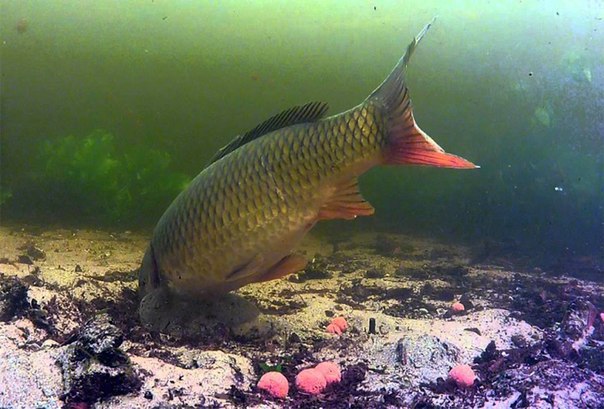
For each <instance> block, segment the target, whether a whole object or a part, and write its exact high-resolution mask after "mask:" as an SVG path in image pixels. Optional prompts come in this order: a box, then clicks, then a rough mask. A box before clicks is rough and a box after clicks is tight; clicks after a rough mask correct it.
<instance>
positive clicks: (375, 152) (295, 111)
mask: <svg viewBox="0 0 604 409" xmlns="http://www.w3.org/2000/svg"><path fill="white" fill-rule="evenodd" d="M429 27H430V24H428V25H427V26H426V27H424V29H423V30H422V31H421V32H420V33H419V34H418V35H417V37H415V38H414V39H413V41H412V42H411V44H409V46H408V47H407V50H406V53H405V54H404V55H403V57H402V58H401V59H400V60H399V61H398V63H397V64H396V66H395V67H394V69H393V70H392V72H391V73H390V75H389V76H388V77H387V78H386V80H385V81H384V82H383V83H382V84H381V85H380V86H379V87H378V88H377V89H376V90H375V91H373V92H372V93H371V95H369V97H367V99H365V101H363V103H361V104H360V105H358V106H356V107H354V108H352V109H350V110H348V111H346V112H342V113H340V114H337V115H333V116H325V114H326V112H327V104H325V103H321V102H313V103H309V104H306V105H303V106H298V107H294V108H291V109H288V110H286V111H284V112H282V113H280V114H278V115H276V116H274V117H272V118H270V119H268V120H267V121H265V122H263V123H261V124H260V125H258V126H257V127H255V128H254V129H252V130H251V131H249V132H247V133H245V134H243V135H240V136H237V137H236V138H235V139H234V140H233V141H232V142H231V143H229V144H228V145H226V146H225V147H223V148H222V149H220V151H219V152H218V153H217V154H216V155H215V156H214V158H213V159H212V160H211V163H210V164H209V165H208V166H207V167H206V168H205V169H204V170H203V171H202V172H201V173H200V174H199V175H197V177H195V179H193V181H192V182H191V183H190V185H189V186H188V188H187V189H186V190H184V191H183V192H182V193H181V194H180V195H179V196H178V197H177V198H176V199H175V200H174V202H173V203H172V204H171V205H170V207H169V208H168V209H167V210H166V212H165V213H164V214H163V216H162V217H161V219H160V220H159V222H158V224H157V226H156V227H155V230H154V232H153V237H152V239H151V242H150V244H149V247H148V248H147V251H146V253H145V256H144V258H143V262H142V266H141V269H140V273H139V286H140V292H141V295H142V296H145V295H148V294H150V293H152V292H154V291H156V290H159V289H162V290H164V291H165V290H166V289H167V290H168V293H169V294H171V295H173V296H177V297H181V296H182V297H187V298H192V299H209V298H212V297H216V296H218V295H221V294H224V293H226V292H228V291H231V290H235V289H237V288H240V287H242V286H244V285H246V284H249V283H252V282H261V281H268V280H273V279H277V278H280V277H283V276H285V275H287V274H290V273H294V272H297V271H299V270H301V269H303V268H304V267H305V265H306V260H305V259H304V258H303V257H302V256H300V255H297V254H294V253H293V251H294V249H295V247H296V245H297V244H298V243H299V242H300V240H301V239H302V238H303V237H304V235H305V234H306V233H307V232H308V231H309V230H310V229H311V228H312V227H313V226H314V225H315V224H316V223H317V222H318V221H320V220H328V219H354V218H355V217H357V216H367V215H371V214H373V212H374V209H373V207H372V206H371V205H370V204H369V203H368V202H366V201H365V200H364V199H363V197H362V196H361V194H360V193H359V188H358V183H357V178H358V176H359V175H361V174H362V173H364V172H366V171H367V170H368V169H370V168H372V167H374V166H378V165H428V166H437V167H446V168H460V169H469V168H475V167H477V166H475V165H474V164H473V163H471V162H469V161H467V160H465V159H463V158H461V157H458V156H455V155H451V154H448V153H445V152H444V150H443V149H442V148H441V147H440V146H438V145H437V144H436V143H435V142H434V141H433V140H432V139H431V138H430V137H429V136H428V135H427V134H426V133H424V132H423V131H422V130H421V129H420V128H419V127H418V126H417V124H416V123H415V120H414V118H413V112H412V109H411V100H410V98H409V92H408V90H407V86H406V81H405V73H406V67H407V63H408V62H409V58H410V57H411V55H412V54H413V52H414V50H415V49H416V47H417V45H418V43H419V42H420V40H421V39H422V37H423V36H424V34H425V33H426V31H427V30H428V28H429Z"/></svg>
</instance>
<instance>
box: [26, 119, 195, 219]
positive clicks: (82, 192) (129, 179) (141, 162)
mask: <svg viewBox="0 0 604 409" xmlns="http://www.w3.org/2000/svg"><path fill="white" fill-rule="evenodd" d="M170 161H171V158H170V155H169V154H168V153H166V152H161V151H158V150H155V149H150V148H147V147H142V146H132V145H128V146H124V147H123V148H122V149H118V148H117V146H116V142H115V138H114V136H113V135H112V134H111V133H109V132H107V131H104V130H100V129H97V130H94V131H92V132H91V133H90V134H88V135H86V136H85V137H83V138H82V137H76V136H74V135H67V136H64V137H61V138H58V139H55V140H47V141H45V142H44V143H43V144H42V145H41V146H40V148H39V152H38V160H37V171H36V172H35V173H34V175H33V181H34V185H36V186H38V187H39V188H40V190H41V191H43V192H45V193H46V195H45V196H46V197H45V198H44V200H45V206H47V207H49V208H50V209H51V210H52V211H54V212H55V213H59V214H65V212H66V211H67V212H69V213H71V215H72V216H73V214H75V215H80V216H82V218H84V219H88V218H93V219H96V220H100V221H103V222H110V223H111V222H122V223H123V222H126V223H137V222H142V221H145V220H150V218H157V217H158V216H159V215H160V214H161V212H162V211H163V210H164V209H165V207H166V206H167V205H168V204H169V203H170V201H171V200H172V199H173V198H174V197H175V196H176V195H177V194H178V193H179V192H180V191H181V190H182V189H183V188H184V187H185V186H186V184H187V183H188V182H189V178H188V177H187V176H185V175H183V174H181V173H178V172H174V171H171V170H170Z"/></svg>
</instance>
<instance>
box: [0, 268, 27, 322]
mask: <svg viewBox="0 0 604 409" xmlns="http://www.w3.org/2000/svg"><path fill="white" fill-rule="evenodd" d="M28 307H29V303H28V302H27V287H26V286H25V285H24V284H23V283H21V281H20V280H19V279H18V278H16V277H6V276H4V275H3V274H0V321H4V322H6V321H10V320H11V319H12V318H13V317H14V316H15V315H19V314H21V313H23V312H24V311H25V310H27V308H28Z"/></svg>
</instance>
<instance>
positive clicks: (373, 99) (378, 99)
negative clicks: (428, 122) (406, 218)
mask: <svg viewBox="0 0 604 409" xmlns="http://www.w3.org/2000/svg"><path fill="white" fill-rule="evenodd" d="M433 22H434V19H432V21H431V22H430V23H428V24H427V25H426V26H425V27H424V28H423V29H422V31H420V33H419V34H418V35H417V36H416V37H415V38H414V39H413V41H412V42H411V44H409V46H408V47H407V51H406V52H405V54H404V55H403V56H402V57H401V59H400V60H399V61H398V63H397V64H396V66H395V67H394V69H393V70H392V72H391V73H390V75H389V76H388V77H387V78H386V79H385V80H384V82H382V84H381V85H380V86H379V87H378V88H377V89H376V90H375V91H373V93H371V95H369V97H368V98H367V100H366V102H369V103H373V104H376V105H377V106H380V107H381V109H382V113H383V114H384V115H385V117H386V124H387V132H388V140H389V147H388V149H387V151H386V152H385V162H386V164H393V165H402V164H406V165H424V166H437V167H443V168H459V169H473V168H477V167H478V166H476V165H474V164H473V163H472V162H470V161H467V160H466V159H463V158H461V157H459V156H456V155H451V154H449V153H446V152H445V151H444V149H443V148H441V147H440V146H439V145H438V144H437V143H436V142H434V140H433V139H432V138H430V136H428V134H426V133H425V132H424V131H422V130H421V129H420V127H419V126H418V125H417V123H416V122H415V119H414V118H413V109H412V105H411V99H410V97H409V90H408V89H407V85H406V81H405V74H406V71H407V64H408V63H409V59H410V58H411V55H412V54H413V52H414V51H415V49H416V48H417V45H418V44H419V42H420V41H421V39H422V37H423V36H424V34H426V32H427V31H428V29H429V28H430V26H431V25H432V23H433Z"/></svg>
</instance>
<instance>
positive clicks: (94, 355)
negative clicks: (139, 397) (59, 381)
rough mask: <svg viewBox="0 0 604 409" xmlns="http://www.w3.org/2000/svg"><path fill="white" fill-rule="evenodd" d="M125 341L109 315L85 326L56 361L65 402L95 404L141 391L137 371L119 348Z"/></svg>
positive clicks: (95, 319) (91, 321)
mask: <svg viewBox="0 0 604 409" xmlns="http://www.w3.org/2000/svg"><path fill="white" fill-rule="evenodd" d="M122 340H123V334H122V332H121V331H120V330H119V329H118V328H117V327H116V326H114V325H113V324H111V322H110V320H109V317H108V316H107V315H101V316H98V317H95V318H94V319H92V320H90V321H88V322H87V323H86V324H84V328H82V329H81V330H80V332H79V334H78V335H77V337H76V339H75V341H73V342H72V343H71V345H69V347H68V348H66V349H65V350H64V351H62V353H61V355H59V357H58V358H57V363H58V364H59V365H60V367H61V371H62V373H63V395H64V400H65V402H66V403H68V404H69V403H75V402H85V403H87V404H93V403H95V402H97V401H98V400H101V399H106V398H108V397H111V396H115V395H124V394H127V393H131V392H134V391H138V390H139V389H140V386H141V381H140V380H139V378H138V376H137V373H136V371H135V370H134V369H133V368H132V367H131V366H130V361H129V359H128V357H127V356H126V354H124V353H123V352H122V351H121V350H120V349H119V346H120V345H121V343H122Z"/></svg>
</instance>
